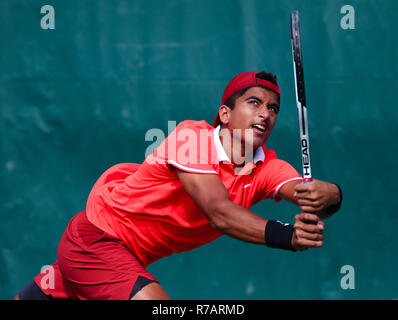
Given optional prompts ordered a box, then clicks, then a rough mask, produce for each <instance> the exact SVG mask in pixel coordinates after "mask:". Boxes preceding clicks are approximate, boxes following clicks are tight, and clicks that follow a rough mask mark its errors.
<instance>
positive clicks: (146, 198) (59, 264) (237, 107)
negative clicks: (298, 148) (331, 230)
mask: <svg viewBox="0 0 398 320" xmlns="http://www.w3.org/2000/svg"><path fill="white" fill-rule="evenodd" d="M279 108H280V89H279V87H278V85H277V81H276V77H275V76H274V75H273V74H270V73H267V72H244V73H241V74H239V75H237V76H236V77H235V78H234V79H232V80H231V82H230V83H229V84H228V85H227V87H226V89H225V91H224V94H223V97H222V103H221V107H220V108H219V111H218V114H217V117H216V119H215V121H214V124H213V126H210V125H209V124H207V123H206V122H205V121H184V122H182V123H180V124H179V125H178V126H177V128H176V129H175V130H174V131H173V132H172V133H171V134H170V135H169V136H168V137H167V138H166V139H165V140H164V141H163V142H162V143H161V145H160V146H159V147H158V148H156V149H155V151H154V152H153V154H151V155H150V156H148V157H147V159H146V160H145V161H144V162H143V163H142V164H141V165H137V164H130V163H125V164H119V165H116V166H114V167H112V168H110V169H108V170H107V171H106V172H105V173H104V174H103V175H102V176H101V177H100V178H99V180H98V181H97V182H96V184H95V185H94V187H93V189H92V191H91V193H90V195H89V198H88V201H87V206H86V210H85V211H83V212H81V213H79V214H77V215H76V216H75V217H73V218H72V220H71V221H70V223H69V225H68V227H67V229H66V231H65V233H64V235H63V236H62V239H61V241H60V244H59V248H58V258H57V261H56V262H55V263H54V264H53V265H52V266H50V267H49V273H48V274H51V275H52V276H53V282H52V284H53V285H52V286H50V285H48V282H47V281H46V279H45V277H46V273H44V274H39V275H38V276H36V277H35V279H34V281H32V282H31V283H29V284H28V285H27V286H26V287H25V288H24V289H23V290H22V291H21V292H20V293H19V294H18V295H17V296H16V299H18V298H19V299H49V298H67V299H169V296H168V295H167V293H166V292H165V291H164V289H163V288H162V287H161V285H160V284H159V283H158V281H157V280H156V278H155V277H154V276H153V275H151V274H150V273H149V272H148V271H147V270H146V269H145V267H146V266H148V265H149V264H151V263H152V262H154V261H156V260H158V259H160V258H162V257H165V256H169V255H171V254H172V253H178V252H181V251H187V250H191V249H193V248H196V247H198V246H201V245H203V244H206V243H208V242H210V241H212V240H214V239H215V238H217V237H219V236H221V235H223V234H226V235H229V236H231V237H234V238H236V239H240V240H243V241H247V242H252V243H258V244H265V245H267V246H269V247H273V248H280V249H286V250H292V251H302V250H306V249H308V248H311V247H313V248H317V247H320V246H322V244H323V229H324V222H323V221H320V218H326V217H328V216H330V215H331V214H333V213H334V212H336V211H337V210H338V208H339V206H340V203H341V198H342V195H341V191H340V188H339V187H338V186H337V185H335V184H330V183H327V182H323V181H319V180H314V181H313V182H312V183H308V184H303V183H301V181H302V178H301V176H300V175H299V174H298V173H297V171H296V170H295V169H294V168H293V167H292V166H290V165H289V164H288V163H287V162H285V161H283V160H280V159H278V158H277V156H276V153H275V152H274V151H273V150H270V149H267V148H266V147H265V145H264V143H265V142H266V141H267V139H268V137H269V136H270V134H271V132H272V130H273V128H274V126H275V123H276V119H277V116H278V112H279ZM268 198H271V199H274V200H275V201H280V200H281V199H286V200H288V201H290V202H292V203H295V204H297V205H298V206H299V207H300V209H301V210H302V211H303V212H302V213H300V214H298V215H296V216H295V223H294V226H291V225H288V224H283V223H281V222H279V221H273V220H267V219H264V218H262V217H260V216H258V215H256V214H255V213H253V212H251V211H249V207H250V206H252V205H254V204H256V203H258V202H259V201H261V200H263V199H268ZM315 213H316V214H315Z"/></svg>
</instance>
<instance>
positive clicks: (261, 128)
mask: <svg viewBox="0 0 398 320" xmlns="http://www.w3.org/2000/svg"><path fill="white" fill-rule="evenodd" d="M251 128H253V131H254V133H255V134H257V135H264V134H265V131H266V130H267V127H266V126H265V125H264V124H259V123H255V124H253V125H251Z"/></svg>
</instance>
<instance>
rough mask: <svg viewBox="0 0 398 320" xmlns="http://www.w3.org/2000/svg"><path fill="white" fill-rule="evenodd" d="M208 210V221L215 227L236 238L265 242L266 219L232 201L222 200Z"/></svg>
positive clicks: (259, 242)
mask: <svg viewBox="0 0 398 320" xmlns="http://www.w3.org/2000/svg"><path fill="white" fill-rule="evenodd" d="M209 210H210V211H211V212H210V214H209V215H208V217H209V221H210V223H211V225H212V226H213V227H214V228H215V229H217V230H219V231H220V232H222V233H224V234H226V235H228V236H230V237H233V238H236V239H238V240H242V241H246V242H252V243H258V244H265V234H264V232H265V226H266V223H267V220H266V219H264V218H262V217H260V216H258V215H256V214H255V213H253V212H251V211H249V210H247V209H245V208H244V207H242V206H240V205H238V204H236V203H234V202H232V201H223V202H222V203H218V204H216V205H215V206H213V207H212V208H210V209H209Z"/></svg>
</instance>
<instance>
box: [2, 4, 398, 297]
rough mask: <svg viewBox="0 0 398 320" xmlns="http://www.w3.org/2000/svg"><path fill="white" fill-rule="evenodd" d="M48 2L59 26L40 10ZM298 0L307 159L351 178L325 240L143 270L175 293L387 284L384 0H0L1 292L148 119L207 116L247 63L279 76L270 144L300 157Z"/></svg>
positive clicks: (391, 152) (133, 158)
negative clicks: (349, 275)
mask: <svg viewBox="0 0 398 320" xmlns="http://www.w3.org/2000/svg"><path fill="white" fill-rule="evenodd" d="M46 4H50V5H53V6H54V9H55V30H42V29H41V27H40V20H41V18H42V17H43V14H41V13H40V8H41V6H43V5H46ZM345 4H349V5H352V6H353V7H354V9H355V29H354V30H343V29H342V28H341V26H340V20H341V19H342V17H343V16H344V15H343V14H341V13H340V9H341V7H342V6H343V5H345ZM296 9H297V10H299V12H300V18H301V29H302V38H303V60H304V67H305V71H304V72H305V77H306V78H305V81H306V89H307V102H308V108H309V113H308V116H309V128H310V142H311V160H312V171H313V175H314V177H315V178H318V179H324V180H328V181H332V182H337V183H339V184H340V185H341V187H342V189H343V190H344V203H343V206H342V208H341V210H340V211H339V213H338V214H337V215H336V216H334V217H333V218H331V219H329V220H326V221H325V222H326V229H325V238H326V239H325V244H324V246H323V247H322V248H321V249H313V250H308V251H305V252H300V253H291V252H283V251H280V250H275V249H268V248H266V247H263V246H258V245H253V244H248V243H244V242H240V241H237V240H234V239H231V238H229V237H222V238H220V239H217V240H216V241H214V242H213V243H211V244H208V245H206V246H203V247H201V248H198V249H195V250H193V251H191V252H186V253H181V254H177V255H173V256H171V257H168V258H166V259H163V260H160V261H158V262H156V263H154V264H153V265H151V266H150V267H149V271H150V272H152V273H153V274H154V275H155V276H156V277H157V278H158V279H159V280H160V282H161V284H162V285H163V287H164V288H165V289H166V291H167V292H168V293H169V295H170V296H171V297H172V298H174V299H397V298H398V275H397V269H398V256H397V254H396V252H397V244H398V243H397V242H398V241H397V240H398V236H397V232H396V230H397V222H398V219H397V208H398V200H397V197H396V191H397V188H396V187H395V182H396V180H397V179H398V172H397V170H396V158H397V156H398V148H397V141H396V139H397V137H398V126H397V124H398V111H397V89H398V88H397V87H398V86H397V81H398V80H397V73H398V57H397V41H396V40H397V38H396V37H397V36H396V35H397V33H398V30H397V23H396V21H395V20H396V19H397V12H398V2H397V1H394V0H382V1H371V0H362V1H354V0H351V1H345V0H344V1H340V0H322V1H319V0H306V1H293V0H291V1H288V0H281V1H278V2H276V1H271V0H257V1H255V0H245V1H243V0H242V1H237V0H235V1H233V0H174V1H171V0H170V1H160V0H149V1H144V0H139V1H138V0H137V1H127V0H125V1H123V0H114V1H111V0H108V1H106V0H98V1H94V0H92V1H89V0H79V1H78V0H75V1H61V0H58V1H50V0H42V1H39V0H26V1H23V0H2V1H1V2H0V15H1V17H0V36H1V40H2V41H1V51H0V66H1V67H0V81H1V85H0V110H1V114H0V134H1V139H0V141H1V149H0V150H1V151H0V215H1V224H0V298H1V299H9V298H11V297H13V296H14V294H16V293H17V292H18V291H19V290H20V289H21V288H22V287H23V286H24V285H25V284H26V283H27V282H28V281H29V280H31V279H32V277H33V276H35V275H36V274H37V273H38V272H40V269H41V267H42V266H43V265H46V264H51V263H52V262H54V260H55V259H56V251H57V245H58V241H59V239H60V237H61V235H62V233H63V231H64V229H65V227H66V225H67V223H68V221H69V219H70V218H71V217H72V216H73V215H75V214H76V213H77V212H79V211H81V210H83V209H84V208H85V203H86V199H87V196H88V194H89V192H90V190H91V187H92V186H93V184H94V182H95V181H96V179H97V178H98V177H99V176H100V175H101V173H102V172H103V171H105V170H106V169H107V168H108V167H110V166H112V165H114V164H116V163H120V162H142V161H143V160H144V155H145V150H146V148H147V147H148V146H149V145H150V144H151V143H152V142H148V141H145V133H146V132H147V131H148V130H149V129H152V128H160V129H162V130H164V132H166V133H167V121H170V120H172V121H177V123H178V122H180V121H182V120H185V119H192V120H202V119H204V120H207V121H209V122H211V121H212V120H213V118H214V115H215V113H216V111H217V110H218V107H219V105H220V100H221V95H222V92H223V89H224V87H225V85H226V83H227V82H228V81H229V80H230V79H231V78H232V77H233V76H235V75H236V74H237V73H239V72H242V71H253V70H269V71H272V72H274V73H276V74H277V75H278V80H279V84H280V87H281V90H282V100H281V102H282V104H281V111H280V114H279V116H278V123H277V126H276V127H275V129H274V132H273V134H272V136H271V138H270V140H269V142H268V143H267V146H268V147H269V148H273V149H275V150H276V151H277V154H278V156H279V157H280V158H282V159H285V160H287V161H289V162H290V163H292V164H293V165H294V166H295V167H296V168H297V169H298V170H299V171H301V169H300V168H301V163H300V161H301V160H300V150H299V145H298V139H299V138H298V123H297V109H296V103H295V93H294V80H293V66H292V61H291V43H290V23H289V13H290V11H292V10H296ZM394 18H395V20H394ZM253 211H254V212H256V213H258V214H260V215H261V216H263V217H266V218H278V219H281V220H284V221H287V222H293V217H294V215H295V214H297V213H299V210H298V208H296V207H294V206H293V205H291V204H288V203H286V202H281V203H274V202H273V201H271V200H268V201H264V202H263V203H261V204H258V205H256V206H255V207H253ZM344 265H351V266H353V267H354V270H355V289H353V290H343V289H342V288H341V286H340V280H341V279H342V277H343V276H344V275H343V274H341V273H340V269H341V267H342V266H344Z"/></svg>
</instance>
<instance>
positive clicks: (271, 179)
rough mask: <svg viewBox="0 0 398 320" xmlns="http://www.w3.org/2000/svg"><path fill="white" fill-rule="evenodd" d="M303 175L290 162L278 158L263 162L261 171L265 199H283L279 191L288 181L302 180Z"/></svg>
mask: <svg viewBox="0 0 398 320" xmlns="http://www.w3.org/2000/svg"><path fill="white" fill-rule="evenodd" d="M302 179H303V178H302V176H301V175H300V174H299V173H298V172H297V170H296V169H294V168H293V167H292V166H291V165H290V164H289V163H287V162H286V161H284V160H280V159H277V158H274V159H271V160H269V161H267V162H266V163H264V164H263V168H262V172H261V187H262V191H263V195H262V198H263V199H273V200H275V201H276V202H279V201H281V200H282V198H281V197H280V196H279V191H280V190H281V188H282V187H283V186H284V185H285V184H286V183H288V182H290V181H294V180H302Z"/></svg>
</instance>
